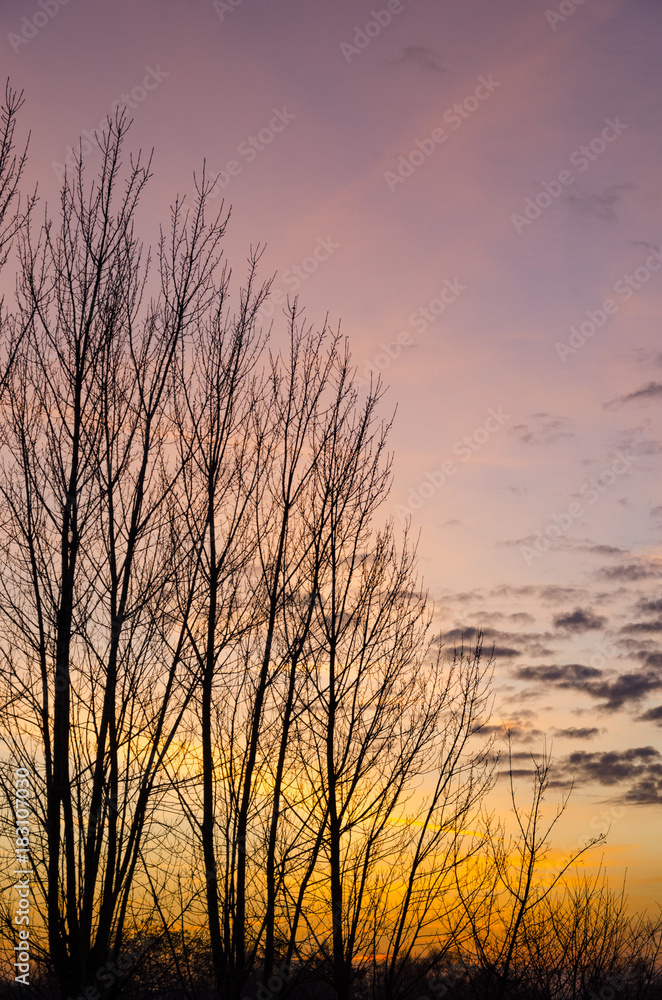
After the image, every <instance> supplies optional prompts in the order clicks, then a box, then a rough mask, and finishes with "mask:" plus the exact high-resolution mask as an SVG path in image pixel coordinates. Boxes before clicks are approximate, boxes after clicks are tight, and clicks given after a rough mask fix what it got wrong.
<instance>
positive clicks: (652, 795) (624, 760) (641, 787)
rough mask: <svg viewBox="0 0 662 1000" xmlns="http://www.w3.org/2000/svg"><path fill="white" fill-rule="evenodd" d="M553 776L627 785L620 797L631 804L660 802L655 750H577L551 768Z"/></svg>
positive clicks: (660, 769)
mask: <svg viewBox="0 0 662 1000" xmlns="http://www.w3.org/2000/svg"><path fill="white" fill-rule="evenodd" d="M554 769H555V771H556V772H557V774H559V775H561V776H565V777H567V778H568V779H572V780H573V781H574V782H575V784H588V783H597V784H599V785H606V786H608V787H613V786H614V785H620V784H624V783H625V782H629V783H631V787H630V788H629V789H628V790H627V791H626V792H625V793H624V794H623V796H622V798H623V800H624V801H626V802H631V803H632V804H633V805H649V804H657V803H660V802H662V758H661V757H660V752H659V750H656V749H655V747H651V746H647V747H633V748H632V749H629V750H608V751H606V752H603V753H600V752H594V753H589V752H587V751H585V750H577V751H575V752H574V753H571V754H569V755H568V756H567V757H564V758H562V759H561V760H559V761H558V763H557V764H555V766H554Z"/></svg>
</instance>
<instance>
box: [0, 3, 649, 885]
mask: <svg viewBox="0 0 662 1000" xmlns="http://www.w3.org/2000/svg"><path fill="white" fill-rule="evenodd" d="M40 4H41V5H40ZM40 4H38V3H37V0H21V2H19V0H0V19H1V28H2V32H1V35H2V39H1V41H0V45H1V46H2V63H1V68H2V71H3V73H4V75H5V76H7V75H9V76H10V79H11V83H12V85H13V86H14V87H15V88H18V89H19V90H20V89H24V90H25V98H26V104H25V107H24V109H23V111H22V115H21V121H20V129H21V130H22V134H23V135H25V134H26V133H27V131H28V129H30V130H31V131H32V137H31V143H30V161H29V167H28V172H27V175H26V176H27V184H26V185H25V188H26V189H27V188H28V187H30V186H31V185H33V184H34V183H37V182H38V185H39V194H40V197H41V199H42V206H43V204H44V202H46V203H47V204H48V205H49V207H50V208H51V210H55V209H56V208H57V192H58V185H59V179H58V178H59V177H61V174H62V169H63V165H64V164H65V163H66V160H67V155H68V153H69V155H70V152H71V147H76V146H77V145H78V143H79V142H80V140H81V137H83V139H84V141H85V146H84V151H86V150H87V155H86V166H88V165H89V170H90V172H94V171H95V170H96V168H97V167H98V165H99V163H100V154H99V152H98V150H97V149H96V148H92V143H91V142H89V140H87V139H85V137H84V130H86V131H87V132H88V133H90V135H91V133H92V131H93V130H94V129H95V128H98V127H99V125H100V123H101V122H103V120H104V118H105V116H106V115H107V114H108V113H109V112H111V111H112V110H113V108H114V107H117V106H118V104H119V105H122V104H125V103H129V113H130V114H131V115H132V116H133V117H134V119H135V120H134V125H133V128H132V131H131V133H130V141H129V145H130V147H131V148H132V149H137V148H138V147H142V148H143V149H145V150H149V149H151V148H152V147H154V150H155V152H154V159H153V172H154V177H153V180H152V181H151V183H150V185H149V188H148V191H147V193H146V195H145V198H144V200H143V204H142V209H141V216H140V218H141V225H142V228H143V235H144V237H145V239H148V240H152V241H154V240H155V239H156V238H157V237H158V224H159V222H161V221H163V222H165V223H167V219H168V206H169V204H170V203H171V202H172V200H173V198H174V196H175V194H176V193H177V192H180V193H182V194H184V193H188V194H189V197H190V195H191V193H192V192H193V183H192V174H193V171H194V170H195V171H196V172H198V173H199V172H200V170H201V168H202V164H203V160H205V158H206V162H207V169H208V171H209V172H210V173H211V174H212V175H213V176H216V175H218V186H219V193H220V195H222V196H223V197H224V198H225V199H226V202H227V203H231V204H232V220H231V225H230V229H229V233H228V238H227V253H228V259H229V260H230V262H231V264H232V266H233V268H234V273H235V275H236V277H237V279H238V280H239V279H240V278H241V277H243V273H244V269H245V263H244V262H245V259H246V257H247V254H248V252H249V248H250V246H251V244H253V245H255V244H257V243H263V244H266V251H265V253H264V256H263V258H262V264H263V275H264V277H268V276H271V275H272V274H274V273H275V274H276V278H275V282H274V286H273V288H274V292H273V294H272V302H271V304H270V306H269V308H268V309H266V310H265V319H266V320H267V321H268V322H269V321H270V318H271V314H272V313H273V316H274V317H275V323H274V331H273V340H274V343H275V344H278V343H279V342H280V339H281V338H282V331H283V323H282V305H283V302H284V300H285V296H286V295H287V294H288V293H289V294H294V293H298V294H299V296H300V302H301V304H302V306H304V307H305V310H306V314H307V316H308V318H309V319H310V320H311V321H313V322H315V323H320V322H322V321H323V320H324V317H325V315H326V314H327V313H328V314H329V320H330V322H331V324H332V325H334V326H335V325H337V324H338V323H339V322H341V329H342V330H343V332H344V333H345V334H346V335H347V336H348V338H349V339H350V344H351V350H352V354H353V358H354V360H355V361H356V363H357V364H358V368H359V376H360V377H362V378H365V379H369V377H370V371H371V370H372V371H373V372H374V373H376V372H377V371H378V370H381V371H382V372H383V379H384V382H385V383H386V384H387V385H388V387H389V388H388V392H387V394H386V397H385V400H384V403H383V412H384V415H385V416H388V415H389V414H390V413H391V412H392V410H393V408H394V407H396V406H397V415H396V420H395V425H394V429H393V432H392V437H391V447H392V449H393V452H394V483H393V489H392V493H391V497H390V500H389V512H390V513H392V514H393V516H394V517H395V518H396V519H398V520H401V521H403V522H404V519H405V518H406V517H407V516H409V517H410V518H411V523H412V528H413V530H414V532H415V533H416V534H419V533H420V541H419V552H420V569H421V574H422V576H423V578H424V582H425V585H426V586H427V587H429V589H430V590H431V592H432V594H433V596H434V597H435V600H436V601H437V604H438V614H437V619H438V621H437V624H438V627H439V629H440V630H441V631H443V633H444V634H445V635H446V638H447V642H448V643H449V644H450V645H452V641H453V639H456V638H458V637H459V636H460V635H461V634H462V633H464V634H465V635H466V636H469V637H471V636H472V635H473V634H474V633H473V632H472V631H471V630H474V629H476V628H483V629H484V630H485V635H486V643H487V645H489V646H491V645H492V643H494V644H495V657H496V661H495V662H496V681H495V684H496V703H495V710H494V716H493V720H492V722H493V724H494V726H495V727H497V728H498V729H500V728H501V726H502V723H506V724H508V725H511V726H512V727H513V729H514V732H515V736H516V741H515V750H516V752H517V753H518V754H523V755H525V756H524V757H522V758H521V759H520V758H518V761H517V763H518V767H520V768H521V770H526V769H527V767H528V766H529V765H528V759H527V758H528V754H529V753H530V752H531V751H534V752H536V751H538V752H539V751H540V749H541V748H542V746H543V741H545V740H546V741H547V746H548V748H549V747H552V749H553V754H554V757H555V759H556V761H557V770H556V778H557V781H558V783H559V788H557V789H555V790H554V794H553V796H552V799H551V802H552V803H553V802H554V801H555V800H556V799H558V797H559V795H560V793H561V788H562V787H565V785H566V784H567V782H568V781H569V780H570V779H571V778H573V777H574V781H575V790H574V793H573V797H572V800H571V805H570V808H569V812H568V814H567V816H566V817H565V819H564V822H563V824H562V826H561V827H560V832H559V837H558V839H557V844H558V846H559V847H560V848H561V849H563V848H567V849H570V848H571V847H572V846H573V844H575V843H576V842H577V840H578V839H581V838H583V839H586V837H588V836H591V835H593V834H595V833H596V832H601V830H604V829H605V826H604V825H602V824H603V817H604V816H606V815H608V814H609V813H610V810H611V821H612V828H611V832H610V834H609V839H608V846H607V847H606V848H605V849H604V851H603V854H604V859H605V861H606V863H607V864H608V866H609V871H610V873H611V874H613V875H614V877H615V879H616V880H617V881H618V880H620V879H621V878H622V876H623V872H624V870H625V868H626V867H627V868H628V873H629V874H628V884H629V886H630V892H631V895H632V897H633V900H634V901H635V902H637V903H642V904H643V903H644V902H650V901H651V900H653V899H655V898H656V897H657V898H659V894H660V893H659V890H660V883H661V881H662V867H661V866H660V862H659V855H658V854H657V853H656V842H657V841H659V836H660V829H661V823H660V808H661V806H662V747H661V746H660V744H661V741H660V726H661V725H662V591H661V590H660V586H659V582H660V576H661V575H662V551H661V550H660V532H661V530H662V497H661V495H660V490H659V481H660V480H659V468H660V456H661V455H662V427H661V426H660V408H661V406H662V338H661V337H660V315H661V311H662V173H661V170H660V164H661V163H662V131H661V130H660V113H659V95H660V93H661V92H662V59H661V58H660V56H661V52H660V49H661V48H662V25H661V22H660V15H661V13H662V8H661V7H660V3H659V0H583V2H581V3H577V4H575V3H573V2H572V0H563V2H560V0H559V3H554V4H553V5H551V6H549V7H547V6H546V0H541V2H538V0H499V2H492V3H487V2H486V0H482V2H480V0H450V2H445V3H444V2H441V0H402V2H399V0H389V2H384V3H382V2H381V0H380V2H377V3H374V4H372V5H371V4H370V2H369V0H366V3H356V2H351V3H350V2H349V0H341V2H336V3H304V2H303V0H280V2H278V3H276V2H268V0H232V2H230V0H227V2H225V0H217V2H216V3H215V4H212V2H211V0H195V2H188V3H183V2H181V0H180V2H175V0H158V2H157V0H140V3H136V2H133V3H129V2H128V0H113V3H102V2H100V0H85V2H84V0H68V2H67V3H65V4H63V5H62V6H59V4H58V0H40ZM131 105H133V107H131ZM88 147H89V149H88ZM218 203H220V197H219V199H218ZM522 782H523V785H522V787H523V789H524V787H525V783H526V779H525V777H523V778H522Z"/></svg>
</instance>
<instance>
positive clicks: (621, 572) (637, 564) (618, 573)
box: [597, 559, 660, 583]
mask: <svg viewBox="0 0 662 1000" xmlns="http://www.w3.org/2000/svg"><path fill="white" fill-rule="evenodd" d="M597 575H598V576H599V577H600V578H602V579H603V580H621V581H623V582H624V583H636V581H637V580H650V579H652V578H654V577H657V576H659V575H660V571H659V569H658V568H657V567H656V566H655V565H653V564H652V563H650V562H647V561H645V560H643V559H639V560H637V561H632V562H628V563H621V564H620V565H619V566H605V567H603V568H602V569H600V570H598V574H597Z"/></svg>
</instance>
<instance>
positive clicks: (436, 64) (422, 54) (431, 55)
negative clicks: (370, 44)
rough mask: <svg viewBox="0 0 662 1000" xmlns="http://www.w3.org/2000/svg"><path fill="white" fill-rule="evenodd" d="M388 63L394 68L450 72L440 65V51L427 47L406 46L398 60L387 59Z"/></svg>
mask: <svg viewBox="0 0 662 1000" xmlns="http://www.w3.org/2000/svg"><path fill="white" fill-rule="evenodd" d="M386 62H388V63H390V64H391V65H392V66H416V67H417V68H418V69H422V70H429V71H432V72H433V73H449V72H450V71H449V70H448V69H446V67H445V66H442V64H441V63H440V61H439V51H438V49H431V48H430V47H429V46H427V45H406V46H405V47H404V48H403V49H402V50H401V53H400V56H399V57H398V58H397V59H387V60H386Z"/></svg>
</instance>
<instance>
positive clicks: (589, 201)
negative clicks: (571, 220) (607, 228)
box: [563, 184, 630, 222]
mask: <svg viewBox="0 0 662 1000" xmlns="http://www.w3.org/2000/svg"><path fill="white" fill-rule="evenodd" d="M629 187H630V185H629V184H612V185H610V186H609V187H608V188H605V190H604V191H603V192H602V194H589V193H588V192H584V191H578V190H574V191H566V192H565V197H564V199H563V200H564V202H565V203H566V205H568V207H569V208H570V209H571V210H572V211H574V212H576V213H577V214H578V215H592V216H594V217H595V218H597V219H603V220H604V221H605V222H613V221H615V220H616V219H617V218H618V216H617V215H616V212H615V207H616V206H617V205H618V203H619V201H622V200H623V193H624V192H625V191H627V190H628V188H629Z"/></svg>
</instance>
